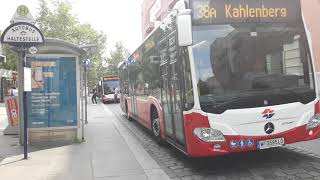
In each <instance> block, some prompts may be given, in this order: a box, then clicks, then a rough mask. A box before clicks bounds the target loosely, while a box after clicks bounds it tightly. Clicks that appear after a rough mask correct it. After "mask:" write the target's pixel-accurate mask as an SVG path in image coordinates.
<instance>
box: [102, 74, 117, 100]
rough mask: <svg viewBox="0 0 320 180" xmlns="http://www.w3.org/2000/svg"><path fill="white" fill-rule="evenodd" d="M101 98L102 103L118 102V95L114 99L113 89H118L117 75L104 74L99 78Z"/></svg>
mask: <svg viewBox="0 0 320 180" xmlns="http://www.w3.org/2000/svg"><path fill="white" fill-rule="evenodd" d="M100 84H101V87H100V89H101V100H102V103H104V104H107V103H117V102H120V97H119V96H117V99H115V90H117V89H120V86H119V76H114V75H111V76H104V77H102V78H101V81H100Z"/></svg>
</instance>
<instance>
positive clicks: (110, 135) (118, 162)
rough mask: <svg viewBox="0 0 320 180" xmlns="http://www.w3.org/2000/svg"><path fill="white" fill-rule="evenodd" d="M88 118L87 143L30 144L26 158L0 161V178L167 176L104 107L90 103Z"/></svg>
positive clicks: (142, 179) (138, 179) (144, 179)
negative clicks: (39, 145)
mask: <svg viewBox="0 0 320 180" xmlns="http://www.w3.org/2000/svg"><path fill="white" fill-rule="evenodd" d="M88 121H89V124H88V125H86V132H85V137H86V142H84V143H82V144H73V145H67V146H61V147H54V148H51V149H49V147H47V148H46V146H45V145H43V146H42V147H41V148H42V149H43V150H41V148H40V149H39V148H38V147H31V151H32V152H31V153H30V159H29V160H21V159H22V156H21V155H17V156H10V157H7V158H6V159H4V160H2V162H0V179H10V180H21V179H23V180H122V179H123V180H127V179H130V180H148V179H151V180H167V179H169V177H168V176H167V174H165V172H164V171H163V170H162V169H161V168H160V167H159V166H158V164H157V163H156V162H155V161H154V160H153V159H152V158H151V157H150V155H149V154H148V153H147V152H146V151H145V150H144V149H143V147H142V146H141V145H140V144H139V141H138V140H136V139H135V137H134V136H132V135H131V134H130V133H129V132H128V131H127V129H126V128H125V127H124V126H122V125H121V123H119V122H118V120H117V119H116V117H115V116H114V115H113V113H112V112H111V111H110V110H109V109H108V108H107V106H105V105H102V104H99V105H89V106H88ZM0 138H1V137H0ZM0 143H2V142H1V141H0ZM0 146H2V144H0ZM57 146H59V145H57ZM19 149H22V147H20V148H19ZM15 151H16V150H15ZM0 153H1V151H0ZM20 153H21V152H20ZM17 154H19V152H17ZM0 156H1V155H0ZM0 161H1V159H0Z"/></svg>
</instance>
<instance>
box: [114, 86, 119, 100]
mask: <svg viewBox="0 0 320 180" xmlns="http://www.w3.org/2000/svg"><path fill="white" fill-rule="evenodd" d="M118 94H119V88H118V87H116V88H114V102H116V103H117V102H118Z"/></svg>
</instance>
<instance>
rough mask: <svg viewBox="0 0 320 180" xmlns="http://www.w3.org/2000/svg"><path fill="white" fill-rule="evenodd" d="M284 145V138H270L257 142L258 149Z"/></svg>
mask: <svg viewBox="0 0 320 180" xmlns="http://www.w3.org/2000/svg"><path fill="white" fill-rule="evenodd" d="M283 145H284V138H277V139H269V140H265V141H258V142H257V149H268V148H273V147H279V146H283Z"/></svg>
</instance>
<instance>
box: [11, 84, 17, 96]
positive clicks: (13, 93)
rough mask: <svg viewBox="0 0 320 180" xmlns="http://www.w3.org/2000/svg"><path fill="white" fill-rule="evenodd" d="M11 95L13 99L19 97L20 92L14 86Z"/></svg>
mask: <svg viewBox="0 0 320 180" xmlns="http://www.w3.org/2000/svg"><path fill="white" fill-rule="evenodd" d="M9 93H10V96H12V97H17V96H18V90H17V88H16V87H14V86H13V87H12V88H11V89H10V92H9Z"/></svg>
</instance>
